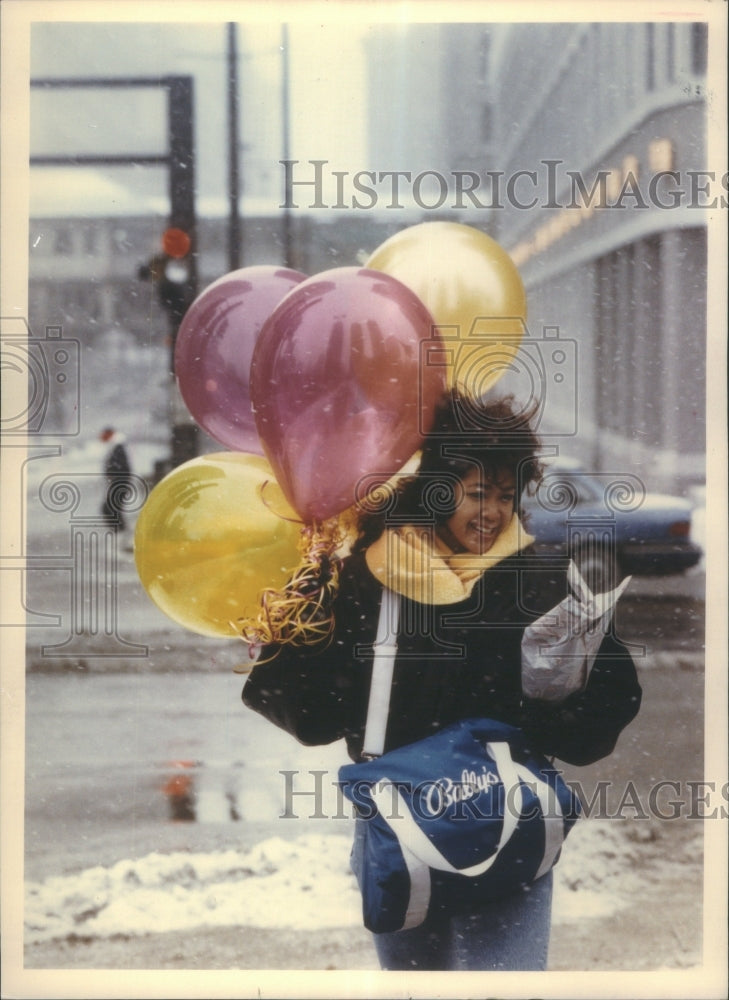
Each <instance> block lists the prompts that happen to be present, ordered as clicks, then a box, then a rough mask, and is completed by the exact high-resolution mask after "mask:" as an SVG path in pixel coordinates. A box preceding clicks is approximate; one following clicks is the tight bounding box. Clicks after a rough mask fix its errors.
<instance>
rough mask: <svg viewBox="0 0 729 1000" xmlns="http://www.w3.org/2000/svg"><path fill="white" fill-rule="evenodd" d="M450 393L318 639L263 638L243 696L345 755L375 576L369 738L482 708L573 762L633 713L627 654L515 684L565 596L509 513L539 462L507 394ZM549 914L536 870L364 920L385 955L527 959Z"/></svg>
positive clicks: (450, 961)
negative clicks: (380, 671) (477, 398)
mask: <svg viewBox="0 0 729 1000" xmlns="http://www.w3.org/2000/svg"><path fill="white" fill-rule="evenodd" d="M463 402H464V401H463V400H462V399H461V398H460V397H459V396H458V394H457V393H452V394H450V395H449V396H448V398H447V399H446V400H445V401H444V403H443V405H442V407H441V409H440V410H439V412H438V414H437V417H436V424H435V427H434V429H433V431H432V432H431V434H430V435H429V436H428V438H427V439H426V442H425V444H424V447H423V450H422V453H421V460H420V465H419V469H418V472H417V474H416V475H414V476H413V477H409V478H405V479H404V480H403V481H402V482H401V483H400V484H399V485H398V486H397V487H395V489H394V493H393V494H392V496H390V497H388V500H387V502H386V503H385V504H384V508H385V509H383V510H382V511H379V512H378V511H373V510H370V511H368V512H363V513H362V515H361V517H360V520H359V534H358V537H357V539H356V541H355V542H354V544H353V546H352V551H351V553H350V554H349V555H348V556H347V558H346V559H345V560H344V562H343V565H342V567H341V573H340V576H339V583H338V589H337V591H336V596H335V598H334V600H333V605H332V613H333V619H334V628H333V634H332V636H331V638H330V639H329V640H328V641H327V640H323V641H321V642H319V643H318V644H316V645H312V646H295V645H292V644H283V645H281V646H280V647H275V646H268V647H264V648H263V649H262V651H261V655H260V658H259V659H260V662H259V663H258V664H257V665H256V666H254V667H253V670H252V672H251V674H250V677H249V678H248V680H247V683H246V685H245V687H244V690H243V701H244V703H245V704H246V705H248V706H249V707H251V708H253V709H254V710H255V711H257V712H259V713H261V714H262V715H264V716H265V717H266V718H268V719H269V720H270V721H272V722H273V723H275V724H276V725H277V726H279V727H281V728H283V729H285V730H286V731H287V732H290V733H291V734H292V735H293V736H295V737H296V738H297V739H298V740H299V741H300V742H302V743H304V744H324V743H331V742H333V741H335V740H339V739H344V740H345V741H346V746H347V750H348V753H349V756H350V757H351V758H352V759H353V760H355V761H356V760H359V759H360V754H361V751H362V740H363V733H364V726H365V720H366V711H367V703H368V695H369V686H370V678H371V673H372V659H373V652H372V649H373V643H374V641H375V634H376V629H377V621H378V613H379V606H380V600H381V595H382V591H383V587H388V588H390V589H391V590H394V591H395V592H396V593H398V594H399V595H400V619H399V621H400V625H399V631H398V635H397V637H396V645H397V651H396V656H395V662H394V673H393V683H392V694H391V701H390V706H389V715H388V721H387V728H386V742H385V751H388V750H391V749H394V748H396V747H400V746H403V745H405V744H408V743H413V742H415V741H417V740H420V739H422V738H424V737H427V736H429V735H431V734H432V733H433V732H435V731H437V730H439V729H442V728H443V727H445V726H447V725H449V724H450V723H452V722H455V721H457V720H460V719H466V718H472V717H474V716H483V717H488V718H492V719H496V720H499V721H501V722H505V723H508V724H511V725H514V726H518V727H520V728H521V729H522V730H523V731H524V733H525V734H526V736H527V737H528V738H529V740H530V741H531V743H532V744H533V746H534V748H535V749H536V750H538V751H540V752H542V753H544V754H546V755H548V756H554V757H557V758H559V759H560V760H563V761H566V762H569V763H572V764H578V765H584V764H589V763H591V762H593V761H596V760H599V759H600V758H602V757H605V756H606V755H608V754H610V753H611V752H612V750H613V748H614V747H615V744H616V741H617V739H618V736H619V734H620V732H621V731H622V730H623V729H624V727H625V726H626V725H627V724H628V723H629V722H630V721H631V720H632V719H633V718H634V716H635V715H636V714H637V712H638V709H639V706H640V699H641V690H640V686H639V684H638V681H637V676H636V671H635V666H634V664H633V661H632V659H631V657H630V655H629V654H628V652H627V650H626V648H625V647H624V645H623V644H622V643H621V642H619V641H618V640H617V638H615V637H614V636H613V635H610V634H607V635H606V636H605V638H604V641H603V642H602V645H601V647H600V649H599V652H598V655H597V658H596V660H595V663H594V665H593V666H592V669H591V671H590V673H589V680H588V681H587V683H586V686H585V687H584V688H583V689H582V690H579V691H575V692H573V693H572V694H570V695H569V696H567V697H566V698H565V699H564V700H563V701H560V702H554V701H550V702H547V701H537V700H531V699H528V698H526V697H524V695H523V693H522V690H521V640H522V637H523V634H524V629H525V627H526V626H527V625H528V624H529V623H530V622H532V621H534V620H535V619H536V618H538V617H539V616H541V615H542V614H543V613H544V612H546V611H548V610H549V609H550V608H553V607H555V606H556V605H557V604H558V603H559V602H560V601H561V600H562V599H563V598H564V596H565V595H566V593H567V576H566V569H567V563H568V560H567V559H564V558H554V557H540V556H538V555H537V554H536V553H535V550H534V548H533V545H532V542H533V539H532V538H531V537H530V536H529V534H528V532H527V526H525V525H524V524H523V523H522V520H521V518H520V512H519V500H520V496H521V494H522V492H523V491H524V490H525V489H528V488H533V487H534V485H535V484H536V483H537V482H538V481H539V478H540V475H541V466H540V463H539V460H538V458H537V450H538V447H539V442H538V439H537V438H536V436H535V435H534V433H533V431H532V429H531V426H530V420H529V415H528V414H524V413H521V414H520V413H519V412H518V410H517V408H516V406H515V404H514V403H513V401H512V400H510V399H506V400H501V401H498V402H496V403H492V404H488V405H486V404H476V403H474V402H473V401H469V403H468V406H467V407H465V408H464V405H463ZM464 414H465V416H464ZM464 420H465V423H466V426H464ZM355 850H357V838H355ZM550 914H551V873H549V874H547V875H544V876H542V878H541V879H539V880H538V881H537V882H535V883H533V884H532V885H531V886H529V887H528V888H527V889H526V890H525V891H524V892H521V893H518V894H516V895H514V896H510V897H508V898H507V899H504V900H500V901H499V902H498V903H494V904H489V905H488V906H487V907H484V908H481V909H479V910H478V911H477V912H474V913H470V914H467V915H466V916H464V917H461V916H458V917H453V916H452V917H440V916H435V915H434V916H433V917H432V918H431V917H429V918H428V920H426V922H425V924H422V925H421V926H419V927H415V928H412V929H409V930H404V931H397V932H394V933H386V934H377V935H375V944H376V948H377V951H378V955H379V958H380V962H381V964H382V967H383V968H388V969H412V968H415V969H433V970H435V969H441V970H444V969H445V970H448V969H499V968H501V969H512V970H513V969H541V968H544V967H545V964H546V957H547V946H548V940H549V928H550Z"/></svg>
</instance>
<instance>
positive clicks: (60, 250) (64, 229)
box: [53, 226, 73, 257]
mask: <svg viewBox="0 0 729 1000" xmlns="http://www.w3.org/2000/svg"><path fill="white" fill-rule="evenodd" d="M53 252H54V253H57V254H62V255H63V256H65V257H68V256H69V255H70V254H72V253H73V234H72V233H71V228H70V226H59V227H58V229H56V232H55V236H54V240H53Z"/></svg>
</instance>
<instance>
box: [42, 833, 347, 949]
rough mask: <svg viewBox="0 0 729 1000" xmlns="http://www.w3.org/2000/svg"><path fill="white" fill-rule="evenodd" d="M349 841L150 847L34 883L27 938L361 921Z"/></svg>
mask: <svg viewBox="0 0 729 1000" xmlns="http://www.w3.org/2000/svg"><path fill="white" fill-rule="evenodd" d="M350 847H351V842H350V839H349V838H348V837H345V836H333V835H327V836H314V835H313V836H304V837H300V838H299V839H298V840H294V841H286V840H283V839H281V838H278V837H274V838H271V839H269V840H265V841H263V842H261V843H260V844H258V845H256V847H254V848H253V849H252V850H251V851H248V852H242V851H236V850H230V851H223V852H213V853H208V854H188V853H184V852H178V853H174V854H157V853H154V854H149V855H147V856H146V857H145V858H141V859H139V860H136V861H119V862H117V863H116V864H115V865H113V866H112V867H111V868H102V867H96V868H89V869H87V870H86V871H83V872H80V873H78V874H76V875H71V876H68V875H65V876H55V877H51V878H48V879H46V880H45V881H44V882H41V883H30V884H29V885H28V886H27V888H26V907H25V925H26V943H35V942H40V941H48V940H50V939H52V938H58V937H66V936H69V935H77V936H80V937H110V936H111V935H114V934H127V935H134V934H147V933H152V932H156V931H180V930H190V929H191V928H194V927H201V926H208V927H215V926H217V927H220V926H233V925H241V926H252V927H268V928H277V927H278V928H289V929H301V930H316V929H320V928H326V927H348V926H356V925H357V924H359V923H361V907H360V897H359V891H358V889H357V884H356V882H355V879H354V876H353V875H352V874H351V872H350V869H349V852H350Z"/></svg>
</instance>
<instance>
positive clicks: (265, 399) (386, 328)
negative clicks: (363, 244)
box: [251, 267, 445, 523]
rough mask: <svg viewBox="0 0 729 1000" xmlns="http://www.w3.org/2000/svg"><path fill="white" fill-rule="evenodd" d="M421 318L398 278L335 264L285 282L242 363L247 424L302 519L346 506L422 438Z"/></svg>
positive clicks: (431, 388) (427, 397)
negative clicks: (250, 416)
mask: <svg viewBox="0 0 729 1000" xmlns="http://www.w3.org/2000/svg"><path fill="white" fill-rule="evenodd" d="M425 342H427V344H428V345H430V346H431V347H432V346H434V345H440V343H441V342H440V338H439V336H438V333H437V330H436V329H435V328H434V327H433V319H432V317H431V315H430V313H429V312H428V310H427V309H426V308H425V306H424V305H423V303H422V302H421V301H420V299H419V298H418V297H417V296H416V295H415V294H414V292H411V291H410V289H409V288H407V287H406V286H405V285H404V284H402V283H401V282H400V281H398V280H397V279H396V278H392V277H390V275H387V274H384V273H383V272H381V271H373V270H367V269H365V268H355V267H342V268H335V269H333V270H331V271H324V272H323V273H322V274H319V275H315V276H314V277H311V278H308V279H307V280H306V281H304V282H302V283H301V284H300V285H298V286H297V287H296V288H294V289H293V290H292V291H291V292H289V294H288V295H287V296H286V298H285V299H283V301H282V302H281V303H280V304H279V305H278V306H277V307H276V309H275V310H274V312H273V313H272V314H271V317H270V318H269V319H268V320H267V322H266V324H265V325H264V327H263V330H262V331H261V336H260V337H259V338H258V342H257V343H256V347H255V350H254V352H253V361H252V363H251V400H252V401H253V406H254V409H255V414H256V425H257V427H258V434H259V437H260V439H261V442H262V443H263V447H264V449H265V452H266V456H267V458H268V460H269V462H270V464H271V466H272V468H273V470H274V473H275V475H276V481H277V482H278V484H279V486H280V487H281V489H282V490H283V491H284V493H285V494H286V497H287V499H288V501H289V503H290V504H291V505H292V507H294V509H295V510H296V511H297V512H298V513H299V514H300V516H301V517H302V518H303V520H304V521H306V522H307V523H309V522H311V521H318V520H324V519H326V518H328V517H331V516H333V515H335V514H338V513H340V512H341V511H343V510H346V509H347V508H348V507H350V506H351V505H352V504H353V503H355V502H356V501H357V500H358V499H361V496H362V491H363V489H365V487H366V490H365V491H366V492H369V491H370V490H371V489H373V488H374V487H375V486H376V485H377V484H378V483H383V482H385V481H386V480H388V479H389V478H390V477H391V476H393V475H395V474H396V473H397V472H398V471H399V470H400V469H401V468H402V467H403V465H404V464H405V463H406V462H407V461H408V460H409V459H410V458H412V456H413V454H414V453H415V452H416V451H417V450H418V448H419V447H420V445H421V444H422V440H423V434H424V433H427V431H428V430H429V429H430V427H431V426H432V421H433V413H434V409H435V404H436V401H437V400H438V398H439V397H440V394H441V393H442V392H443V390H444V389H445V375H444V370H443V366H442V365H428V364H423V357H424V348H425V347H426V343H425Z"/></svg>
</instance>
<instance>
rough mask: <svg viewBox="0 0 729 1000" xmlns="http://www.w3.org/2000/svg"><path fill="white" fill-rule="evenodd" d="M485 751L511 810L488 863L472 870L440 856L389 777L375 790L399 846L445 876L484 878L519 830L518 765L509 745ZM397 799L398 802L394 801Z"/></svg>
mask: <svg viewBox="0 0 729 1000" xmlns="http://www.w3.org/2000/svg"><path fill="white" fill-rule="evenodd" d="M486 748H487V750H488V753H489V755H490V756H491V759H492V760H493V761H494V763H495V764H496V770H497V772H498V775H499V778H500V779H501V782H502V784H503V786H504V790H505V794H506V799H505V801H506V803H507V805H508V808H506V809H505V810H504V822H503V824H502V827H501V836H500V837H499V843H498V845H497V847H496V850H495V851H494V853H493V854H492V855H491V856H490V857H488V858H486V860H485V861H480V862H479V863H478V864H476V865H471V866H470V867H469V868H456V867H455V866H454V865H452V864H451V863H450V861H448V859H447V858H445V857H444V856H443V855H442V854H441V853H440V851H439V850H438V849H437V847H435V846H434V844H433V842H432V841H431V840H430V839H429V838H428V837H427V836H426V834H424V833H423V831H422V830H421V828H420V827H419V826H418V824H417V823H416V822H415V820H414V818H413V816H412V814H411V812H410V810H409V809H408V806H407V803H406V802H405V800H404V799H403V797H402V793H401V792H400V790H399V789H398V788H397V786H396V785H395V784H393V782H391V781H390V780H389V779H388V778H387V777H383V778H382V779H381V780H380V781H378V782H377V785H375V786H373V788H372V791H371V795H372V801H373V802H374V803H375V805H376V806H377V809H378V812H379V814H380V816H381V817H382V818H383V819H384V821H385V822H386V823H387V825H388V826H389V827H390V829H391V830H392V832H393V833H394V834H395V836H396V837H397V839H398V842H399V843H400V845H401V846H402V845H404V846H405V847H406V848H407V849H408V850H409V851H410V852H411V853H412V854H414V855H416V857H417V858H418V859H419V860H420V861H422V862H423V863H424V864H426V865H427V866H428V867H429V868H435V869H437V870H438V871H442V872H451V873H452V874H459V875H469V876H471V877H475V876H476V875H483V873H484V872H487V871H488V870H489V868H490V867H491V866H492V865H493V863H494V862H495V861H496V858H497V857H498V856H499V853H500V852H501V851H502V850H503V848H504V847H505V845H506V844H507V843H508V842H509V840H510V839H511V836H512V834H513V833H514V830H516V827H517V824H518V822H519V817H520V816H521V810H522V802H523V797H522V790H521V782H520V781H519V775H518V774H517V771H516V765H515V764H514V761H513V760H512V759H511V753H510V752H509V745H508V743H487V744H486ZM530 777H531V772H530ZM395 796H396V798H397V802H396V801H395Z"/></svg>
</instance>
